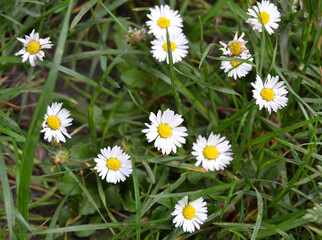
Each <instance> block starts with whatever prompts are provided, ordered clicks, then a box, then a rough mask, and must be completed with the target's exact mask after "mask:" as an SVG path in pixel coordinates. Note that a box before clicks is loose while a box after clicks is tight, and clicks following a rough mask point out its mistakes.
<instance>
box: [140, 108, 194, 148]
mask: <svg viewBox="0 0 322 240" xmlns="http://www.w3.org/2000/svg"><path fill="white" fill-rule="evenodd" d="M149 119H150V121H151V125H150V124H147V123H146V124H145V125H146V126H147V127H148V129H143V130H142V132H143V133H145V134H146V137H147V139H148V142H152V141H154V140H155V142H154V146H155V147H156V148H157V149H158V150H160V149H161V150H162V154H170V152H171V151H173V152H174V153H176V152H177V147H181V144H184V143H186V139H185V138H184V137H186V136H188V134H187V133H186V131H187V129H186V128H185V127H178V126H179V125H180V124H181V123H182V122H183V118H182V116H181V115H179V114H175V113H174V111H172V110H170V109H167V110H165V111H164V113H163V114H162V113H161V110H159V111H158V113H157V115H155V114H154V113H152V112H151V114H150V117H149Z"/></svg>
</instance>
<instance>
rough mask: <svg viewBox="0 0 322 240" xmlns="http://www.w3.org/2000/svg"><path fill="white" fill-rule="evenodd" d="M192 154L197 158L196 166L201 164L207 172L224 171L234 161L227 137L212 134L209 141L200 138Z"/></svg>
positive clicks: (193, 147) (194, 144)
mask: <svg viewBox="0 0 322 240" xmlns="http://www.w3.org/2000/svg"><path fill="white" fill-rule="evenodd" d="M192 149H193V150H194V151H193V152H192V153H191V154H192V155H194V156H196V158H197V162H196V166H199V165H200V164H201V165H202V167H203V168H204V169H206V171H214V170H216V171H218V170H220V169H221V170H224V168H225V167H226V166H227V165H228V164H229V163H230V161H232V160H233V157H232V155H233V153H232V150H231V145H230V144H229V141H227V140H226V138H225V137H221V136H220V135H219V134H216V135H214V134H213V133H210V136H209V138H208V139H206V138H205V137H202V136H199V137H198V139H197V142H195V143H193V146H192Z"/></svg>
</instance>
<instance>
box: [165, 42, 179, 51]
mask: <svg viewBox="0 0 322 240" xmlns="http://www.w3.org/2000/svg"><path fill="white" fill-rule="evenodd" d="M170 44H171V51H172V52H173V51H174V50H176V48H177V45H176V44H175V43H174V42H170ZM163 50H164V51H166V52H168V44H167V43H164V44H163Z"/></svg>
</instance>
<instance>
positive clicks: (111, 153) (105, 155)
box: [94, 146, 132, 183]
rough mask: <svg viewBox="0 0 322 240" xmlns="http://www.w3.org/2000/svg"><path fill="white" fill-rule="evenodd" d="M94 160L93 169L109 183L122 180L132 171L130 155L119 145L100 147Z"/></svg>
mask: <svg viewBox="0 0 322 240" xmlns="http://www.w3.org/2000/svg"><path fill="white" fill-rule="evenodd" d="M94 161H95V162H96V166H95V167H94V169H95V170H96V171H97V172H98V173H99V176H100V177H101V178H102V179H103V180H104V179H105V178H106V181H107V182H109V183H117V182H124V181H125V179H126V177H128V176H130V174H131V173H132V163H131V160H130V156H129V155H127V154H126V153H124V152H123V150H122V149H121V147H119V146H115V147H113V148H111V147H107V148H103V149H101V154H98V155H97V158H94Z"/></svg>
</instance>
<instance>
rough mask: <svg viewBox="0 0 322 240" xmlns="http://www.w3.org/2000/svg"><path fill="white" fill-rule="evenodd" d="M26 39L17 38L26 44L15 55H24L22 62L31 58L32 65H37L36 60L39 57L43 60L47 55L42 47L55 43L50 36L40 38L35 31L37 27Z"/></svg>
mask: <svg viewBox="0 0 322 240" xmlns="http://www.w3.org/2000/svg"><path fill="white" fill-rule="evenodd" d="M25 37H26V39H23V38H17V39H18V40H19V41H20V42H22V43H23V44H24V47H23V48H22V49H21V50H20V51H19V52H17V53H16V54H15V56H18V55H22V62H25V61H27V59H28V58H29V62H30V65H31V66H33V67H34V66H36V60H37V58H39V60H40V61H42V60H43V57H44V56H45V53H44V51H42V49H45V48H51V47H52V46H53V44H51V41H50V40H49V39H50V37H48V38H45V39H43V38H39V34H38V33H35V29H34V30H32V32H31V33H30V36H28V35H26V36H25Z"/></svg>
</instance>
